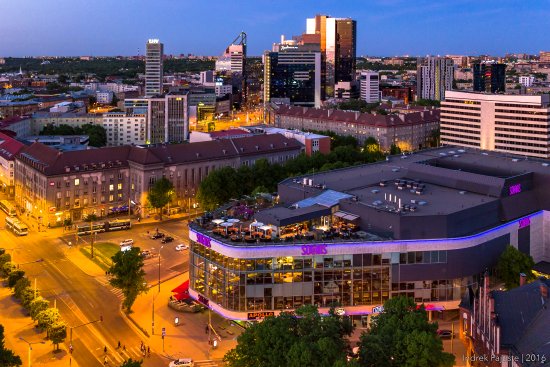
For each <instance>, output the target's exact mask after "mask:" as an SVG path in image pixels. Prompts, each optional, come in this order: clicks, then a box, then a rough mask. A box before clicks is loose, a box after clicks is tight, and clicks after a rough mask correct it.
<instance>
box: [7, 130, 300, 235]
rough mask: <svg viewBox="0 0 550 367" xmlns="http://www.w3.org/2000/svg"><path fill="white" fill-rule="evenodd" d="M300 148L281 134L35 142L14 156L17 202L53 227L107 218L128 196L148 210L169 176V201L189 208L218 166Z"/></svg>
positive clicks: (138, 209) (279, 156) (282, 156)
mask: <svg viewBox="0 0 550 367" xmlns="http://www.w3.org/2000/svg"><path fill="white" fill-rule="evenodd" d="M302 151H303V145H302V144H300V143H299V142H297V141H296V140H294V139H289V138H286V137H284V136H282V135H279V134H273V135H259V136H253V137H248V138H240V139H224V140H215V141H207V142H201V143H195V144H163V145H158V146H153V147H147V148H144V147H137V146H128V145H126V146H119V147H106V148H99V149H93V150H83V151H68V152H59V151H58V150H56V149H54V148H51V147H48V146H46V145H44V144H41V143H34V144H32V145H30V146H26V147H24V148H22V149H21V151H20V152H19V153H18V154H17V155H16V158H15V201H16V204H17V205H18V206H19V207H20V208H23V209H24V210H25V211H26V212H27V213H29V214H30V215H32V216H33V217H35V218H41V219H40V220H41V222H42V224H43V225H48V224H49V225H51V226H53V225H57V224H60V223H61V222H62V221H63V220H64V219H71V220H73V221H78V220H81V219H83V218H85V217H86V216H87V215H89V214H95V215H97V216H99V217H104V216H107V215H109V214H112V213H115V212H118V211H120V210H123V208H127V205H128V203H130V202H131V201H133V202H134V203H136V204H135V207H133V210H134V213H137V214H140V215H145V214H146V209H145V206H146V203H147V192H148V191H149V189H150V188H151V186H152V185H153V184H154V183H155V182H156V180H158V179H160V178H161V177H166V178H168V179H169V180H170V181H171V182H172V183H173V184H174V188H175V198H174V200H173V202H172V203H171V204H170V206H171V207H172V208H181V209H185V208H188V207H191V205H192V204H195V196H196V193H197V190H198V187H199V184H200V183H201V181H202V180H203V179H204V178H205V177H206V176H208V174H209V173H210V172H212V171H214V170H216V169H219V168H221V167H225V166H230V167H234V168H238V167H240V166H241V165H246V166H251V165H254V164H255V162H256V161H257V160H258V159H262V158H265V159H267V160H268V161H270V162H272V163H283V162H285V161H287V160H289V159H291V158H294V157H296V156H297V155H298V154H300V153H301V152H302ZM132 205H134V204H132ZM126 210H127V209H126Z"/></svg>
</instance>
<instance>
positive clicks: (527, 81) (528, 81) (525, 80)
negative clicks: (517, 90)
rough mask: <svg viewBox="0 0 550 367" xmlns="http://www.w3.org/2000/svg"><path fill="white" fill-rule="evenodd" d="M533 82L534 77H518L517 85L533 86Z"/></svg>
mask: <svg viewBox="0 0 550 367" xmlns="http://www.w3.org/2000/svg"><path fill="white" fill-rule="evenodd" d="M534 81H535V77H534V76H520V77H519V84H521V85H523V86H524V87H531V86H533V82H534Z"/></svg>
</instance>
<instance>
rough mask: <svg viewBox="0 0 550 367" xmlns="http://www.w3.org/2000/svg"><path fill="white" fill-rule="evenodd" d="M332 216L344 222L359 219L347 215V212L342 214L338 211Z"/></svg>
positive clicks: (353, 215) (352, 215)
mask: <svg viewBox="0 0 550 367" xmlns="http://www.w3.org/2000/svg"><path fill="white" fill-rule="evenodd" d="M333 215H334V216H336V217H339V218H342V219H344V220H349V221H352V220H356V219H358V218H359V216H358V215H355V214H351V213H348V212H343V211H340V210H339V211H337V212H335V213H334V214H333Z"/></svg>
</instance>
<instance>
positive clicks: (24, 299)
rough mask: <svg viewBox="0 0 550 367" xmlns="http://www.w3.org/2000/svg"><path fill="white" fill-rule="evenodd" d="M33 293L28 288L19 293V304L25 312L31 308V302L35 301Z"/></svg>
mask: <svg viewBox="0 0 550 367" xmlns="http://www.w3.org/2000/svg"><path fill="white" fill-rule="evenodd" d="M35 298H36V297H35V292H34V290H32V289H31V288H30V287H27V288H25V289H23V291H21V304H22V305H23V307H25V308H26V309H27V310H28V309H30V307H31V302H32V301H33V300H34V299H35Z"/></svg>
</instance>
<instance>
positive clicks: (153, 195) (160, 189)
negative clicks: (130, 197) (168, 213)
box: [147, 177, 174, 220]
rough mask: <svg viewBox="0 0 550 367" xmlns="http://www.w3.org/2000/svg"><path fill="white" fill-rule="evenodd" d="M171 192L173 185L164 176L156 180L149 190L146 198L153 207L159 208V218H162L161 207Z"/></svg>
mask: <svg viewBox="0 0 550 367" xmlns="http://www.w3.org/2000/svg"><path fill="white" fill-rule="evenodd" d="M173 194H174V185H173V184H172V182H170V180H169V179H167V178H166V177H162V178H161V179H160V180H158V181H156V182H155V184H154V185H153V187H151V189H150V190H149V194H148V195H147V200H148V202H149V204H150V205H151V206H152V207H153V208H155V209H160V220H162V209H163V208H164V207H165V206H166V205H167V204H168V203H169V202H170V200H171V199H172V195H173Z"/></svg>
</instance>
